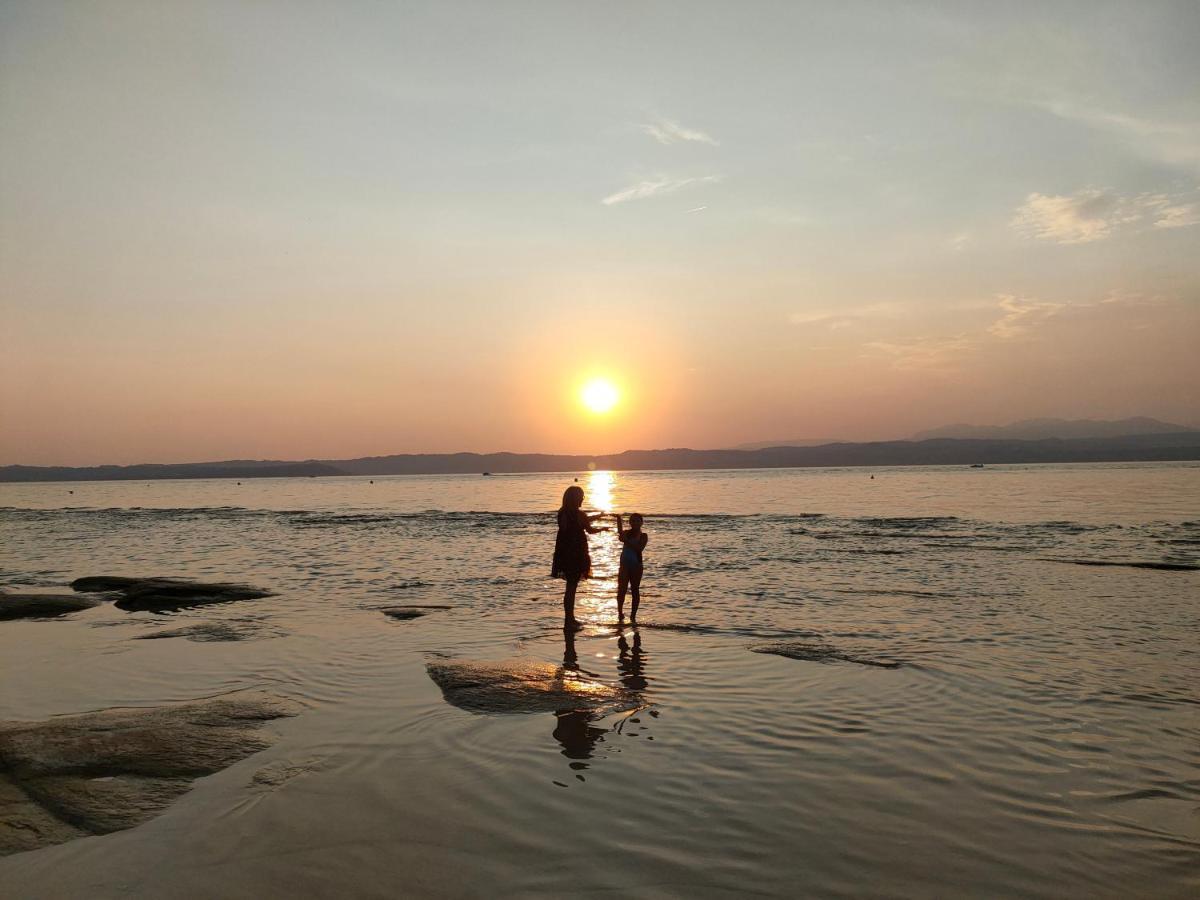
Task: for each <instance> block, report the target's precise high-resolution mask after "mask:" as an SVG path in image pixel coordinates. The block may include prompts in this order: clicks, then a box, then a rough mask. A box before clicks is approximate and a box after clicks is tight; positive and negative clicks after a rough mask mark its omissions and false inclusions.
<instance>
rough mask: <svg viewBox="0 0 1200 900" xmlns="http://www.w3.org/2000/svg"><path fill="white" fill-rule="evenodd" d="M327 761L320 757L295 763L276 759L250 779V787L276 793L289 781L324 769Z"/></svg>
mask: <svg viewBox="0 0 1200 900" xmlns="http://www.w3.org/2000/svg"><path fill="white" fill-rule="evenodd" d="M327 765H328V760H326V759H325V757H322V756H313V757H309V758H308V759H305V760H302V761H300V762H297V763H292V762H288V761H286V760H282V759H277V760H275V761H274V762H269V763H267V764H266V765H265V766H263V767H262V768H261V769H259V770H258V771H257V772H255V773H254V777H253V778H251V779H250V786H251V787H253V788H255V789H257V790H260V791H276V790H278V789H279V788H281V787H283V786H284V785H285V784H287V783H288V782H289V781H292V780H294V779H296V778H300V777H302V776H304V775H311V774H312V773H313V772H320V771H321V770H322V769H324V768H326V766H327Z"/></svg>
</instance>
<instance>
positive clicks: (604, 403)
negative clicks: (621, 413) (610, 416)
mask: <svg viewBox="0 0 1200 900" xmlns="http://www.w3.org/2000/svg"><path fill="white" fill-rule="evenodd" d="M579 399H580V400H582V401H583V405H584V406H586V407H587V408H588V410H589V411H591V412H594V413H596V414H597V415H603V414H604V413H606V412H608V411H609V410H611V409H612V408H613V407H614V406H616V405H617V401H618V400H620V399H621V394H620V392H619V391H618V390H617V387H616V385H614V384H613V383H612V382H611V381H609V380H608V379H606V378H593V379H592V380H591V381H589V382H588V383H587V384H585V385H584V386H583V389H582V390H581V391H580V392H579Z"/></svg>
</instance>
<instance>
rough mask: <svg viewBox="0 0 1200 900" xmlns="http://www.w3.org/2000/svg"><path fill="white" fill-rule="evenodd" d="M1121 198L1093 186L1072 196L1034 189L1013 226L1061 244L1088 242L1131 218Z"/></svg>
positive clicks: (1098, 238)
mask: <svg viewBox="0 0 1200 900" xmlns="http://www.w3.org/2000/svg"><path fill="white" fill-rule="evenodd" d="M1120 208H1121V203H1120V198H1118V197H1117V196H1116V195H1115V194H1111V193H1108V192H1106V191H1101V190H1097V189H1095V188H1089V189H1086V190H1082V191H1077V192H1076V193H1074V194H1071V195H1069V196H1062V195H1058V194H1054V195H1048V194H1038V193H1033V194H1030V195H1029V196H1028V197H1026V198H1025V203H1024V205H1023V206H1021V207H1020V208H1019V209H1018V210H1017V214H1016V216H1015V217H1014V218H1013V222H1012V224H1013V227H1014V228H1016V229H1017V230H1018V231H1021V232H1023V233H1024V234H1027V235H1030V236H1031V237H1036V238H1041V239H1042V240H1047V241H1055V242H1056V243H1059V244H1086V243H1090V242H1091V241H1099V240H1102V239H1103V238H1106V237H1108V236H1109V234H1111V233H1112V230H1113V228H1115V227H1116V226H1117V225H1119V224H1121V223H1122V222H1125V221H1128V220H1127V219H1126V218H1125V214H1124V213H1122V212H1121V211H1120Z"/></svg>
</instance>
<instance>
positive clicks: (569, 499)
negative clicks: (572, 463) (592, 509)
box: [562, 484, 583, 509]
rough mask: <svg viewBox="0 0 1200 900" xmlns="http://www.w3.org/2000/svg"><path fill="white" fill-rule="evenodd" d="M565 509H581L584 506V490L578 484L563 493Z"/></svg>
mask: <svg viewBox="0 0 1200 900" xmlns="http://www.w3.org/2000/svg"><path fill="white" fill-rule="evenodd" d="M562 505H563V509H579V507H581V506H583V488H581V487H580V486H579V485H577V484H573V485H571V486H570V487H569V488H567V489H566V490H565V491H563V502H562Z"/></svg>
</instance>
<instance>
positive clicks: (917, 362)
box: [863, 334, 977, 373]
mask: <svg viewBox="0 0 1200 900" xmlns="http://www.w3.org/2000/svg"><path fill="white" fill-rule="evenodd" d="M976 343H977V342H976V340H975V339H974V338H972V337H971V336H970V335H967V334H951V335H939V336H922V337H914V338H903V339H899V340H894V341H871V342H869V343H866V344H863V349H865V350H867V351H868V352H869V353H873V354H876V355H883V356H887V357H890V358H891V360H892V367H893V368H895V369H899V370H901V371H905V372H934V373H949V372H953V371H956V370H957V369H958V367H959V366H958V363H959V361H960V360H961V358H962V357H963V356H965V355H966V354H968V353H970V352H971V351H972V350H974V349H975V346H976Z"/></svg>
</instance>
